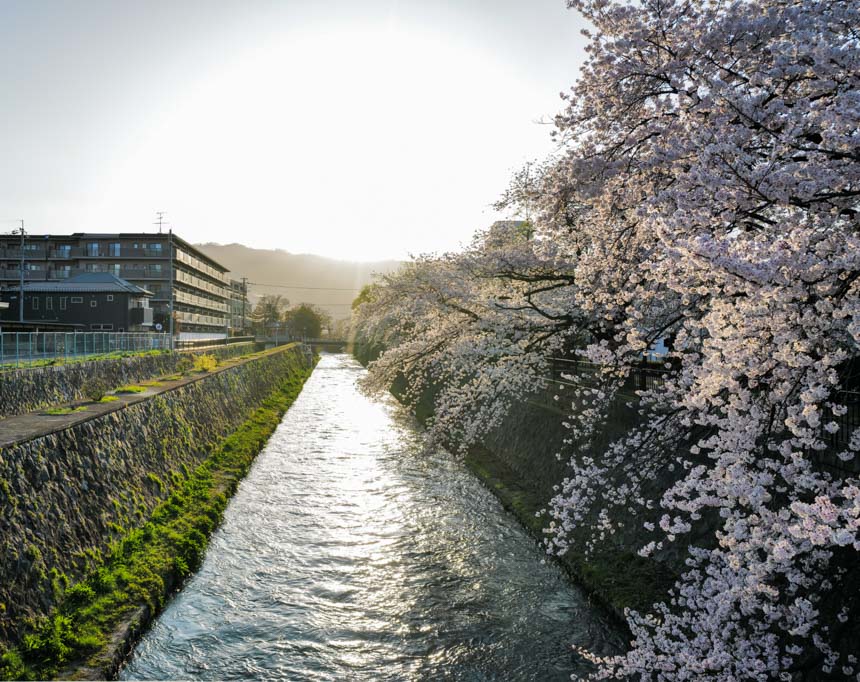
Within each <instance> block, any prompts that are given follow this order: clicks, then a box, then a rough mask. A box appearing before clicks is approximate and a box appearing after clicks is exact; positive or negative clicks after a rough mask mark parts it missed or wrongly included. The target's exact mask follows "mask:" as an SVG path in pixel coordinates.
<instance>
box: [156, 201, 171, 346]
mask: <svg viewBox="0 0 860 682" xmlns="http://www.w3.org/2000/svg"><path fill="white" fill-rule="evenodd" d="M159 219H160V215H159ZM160 231H161V230H160V229H159V232H160ZM167 262H168V277H170V303H169V305H168V312H169V313H170V323H169V324H170V332H169V333H170V350H173V228H172V227H171V228H170V231H169V232H168V233H167Z"/></svg>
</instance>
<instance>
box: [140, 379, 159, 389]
mask: <svg viewBox="0 0 860 682" xmlns="http://www.w3.org/2000/svg"><path fill="white" fill-rule="evenodd" d="M140 385H141V386H146V387H147V388H156V387H158V386H163V385H164V384H162V383H161V382H160V381H154V380H153V381H141V382H140Z"/></svg>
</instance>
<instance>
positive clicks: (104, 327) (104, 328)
mask: <svg viewBox="0 0 860 682" xmlns="http://www.w3.org/2000/svg"><path fill="white" fill-rule="evenodd" d="M90 329H92V330H93V331H94V332H109V331H111V330H112V329H113V325H112V324H91V325H90Z"/></svg>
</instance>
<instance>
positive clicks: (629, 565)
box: [466, 447, 676, 620]
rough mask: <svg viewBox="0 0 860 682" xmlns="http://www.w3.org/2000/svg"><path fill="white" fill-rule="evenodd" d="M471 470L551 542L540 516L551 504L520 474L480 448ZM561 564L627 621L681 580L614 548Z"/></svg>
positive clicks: (473, 452) (571, 556)
mask: <svg viewBox="0 0 860 682" xmlns="http://www.w3.org/2000/svg"><path fill="white" fill-rule="evenodd" d="M466 465H467V466H468V467H469V469H470V470H471V471H472V472H473V473H474V474H475V475H476V476H478V478H480V479H481V480H482V481H483V482H484V484H485V485H486V486H487V487H488V488H489V489H490V490H492V491H493V493H494V494H495V495H496V496H497V497H498V498H499V500H500V501H501V503H502V505H503V506H504V507H505V508H506V509H507V510H508V511H510V512H511V513H512V514H514V516H516V517H517V518H518V519H519V520H520V522H521V523H522V524H523V525H524V526H525V527H526V528H528V530H529V531H531V533H532V534H533V535H534V536H535V537H536V538H539V539H541V540H543V539H544V538H545V537H546V535H545V534H544V532H543V527H544V519H543V517H540V518H539V517H537V516H536V513H537V512H538V511H540V510H541V509H545V508H546V507H547V502H548V501H547V500H544V499H541V498H540V497H539V496H538V495H536V493H535V492H534V491H533V490H531V489H529V488H527V487H525V486H523V485H522V483H521V477H520V476H519V475H518V474H517V473H516V472H515V471H513V470H512V469H511V468H510V467H508V466H507V465H506V464H504V463H503V462H501V461H499V460H498V459H497V458H496V457H495V456H494V455H493V454H492V453H490V452H488V451H487V450H485V449H483V448H478V447H476V448H471V449H470V451H469V453H468V455H467V456H466ZM558 561H559V563H560V565H561V566H562V567H563V568H564V569H565V570H566V571H568V573H570V575H571V576H572V577H573V578H574V580H575V581H576V582H577V583H578V584H579V585H581V586H582V587H583V589H585V591H586V592H588V593H589V594H591V595H592V596H593V597H594V598H595V600H596V601H598V602H600V603H601V604H603V606H604V607H606V608H607V609H608V610H609V611H610V612H611V613H613V614H614V615H615V616H616V617H617V618H618V619H619V620H623V614H624V609H626V608H631V609H635V610H639V611H643V610H645V611H648V610H650V608H651V605H652V604H654V603H655V602H657V601H663V600H665V598H666V594H667V592H668V590H669V589H670V588H671V587H672V585H673V584H674V581H675V579H676V576H675V575H673V574H671V573H670V572H669V571H667V570H666V568H665V567H664V566H663V565H662V564H660V563H658V562H656V561H652V560H650V559H646V558H644V557H640V556H639V555H638V554H636V553H634V552H631V551H627V550H623V549H620V548H618V547H612V546H609V547H608V548H607V549H604V550H602V551H598V552H595V553H594V554H592V555H591V556H589V557H587V558H586V557H585V555H584V554H581V553H578V552H575V551H573V550H569V551H568V552H567V553H566V554H565V555H564V556H562V557H559V558H558Z"/></svg>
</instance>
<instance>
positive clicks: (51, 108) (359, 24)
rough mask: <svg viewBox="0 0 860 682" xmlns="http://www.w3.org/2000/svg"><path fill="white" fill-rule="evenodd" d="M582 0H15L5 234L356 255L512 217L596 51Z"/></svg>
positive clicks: (424, 246)
mask: <svg viewBox="0 0 860 682" xmlns="http://www.w3.org/2000/svg"><path fill="white" fill-rule="evenodd" d="M582 26H583V24H582V20H581V19H580V17H579V16H578V15H577V14H576V13H575V12H573V11H570V10H567V9H566V8H565V2H564V0H445V1H439V0H425V1H424V2H418V1H417V0H328V1H324V0H277V1H275V0H236V1H235V2H234V1H228V0H221V1H218V0H205V1H202V0H201V1H196V0H165V1H158V0H147V1H146V2H132V1H131V0H20V1H18V0H0V105H2V114H0V117H1V118H0V121H2V125H0V152H2V163H0V231H8V230H11V229H13V228H14V227H15V226H16V223H15V222H14V221H15V220H17V219H18V218H23V219H25V221H26V226H27V229H28V230H30V231H32V232H33V233H37V234H38V233H41V232H58V233H62V232H76V231H94V232H100V231H105V232H107V231H148V230H151V229H155V228H154V226H153V225H152V223H153V221H154V219H155V211H157V210H163V211H165V212H166V214H167V216H166V217H167V220H168V221H169V222H170V224H171V226H172V227H173V229H174V230H175V231H176V232H177V233H178V234H180V235H181V236H182V237H184V238H185V239H188V240H190V241H195V242H201V241H216V242H222V243H229V242H240V243H243V244H247V245H249V246H255V247H262V248H282V249H285V250H287V251H291V252H294V253H301V252H306V253H317V254H321V255H326V256H333V257H338V258H347V259H363V260H369V259H378V258H387V257H394V258H402V257H405V256H406V254H407V253H420V252H425V251H438V250H443V249H449V248H456V247H457V245H458V244H460V243H463V242H466V241H468V239H469V238H470V236H471V234H472V233H473V232H474V230H475V229H477V228H481V227H484V226H486V225H488V224H489V223H490V222H492V221H493V220H494V219H495V218H497V217H498V216H496V215H495V214H494V212H493V211H492V209H491V207H490V204H491V203H492V202H493V201H494V200H496V199H497V198H498V196H499V195H500V194H501V193H502V192H503V191H504V189H505V187H506V186H507V183H508V179H509V177H510V175H511V173H512V172H513V171H514V170H515V169H516V168H518V167H519V166H521V165H522V163H523V162H525V161H527V160H529V159H531V158H538V157H542V156H544V155H545V154H546V153H548V152H550V151H551V150H552V145H551V141H550V139H549V132H550V129H551V127H550V126H549V125H541V124H539V123H538V121H539V120H541V119H544V120H549V119H551V117H552V115H553V114H555V113H556V112H557V111H559V110H560V109H561V106H562V103H561V101H560V99H559V96H558V95H559V92H560V91H562V90H566V89H567V88H568V87H569V86H570V85H571V84H572V83H573V81H574V80H575V78H576V74H577V71H578V68H579V65H580V64H581V62H582V59H583V57H584V52H583V44H584V39H583V38H582V37H581V36H580V35H579V31H580V29H581V28H582Z"/></svg>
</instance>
